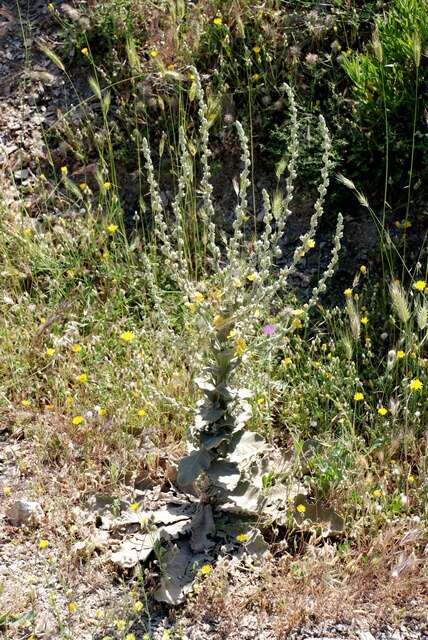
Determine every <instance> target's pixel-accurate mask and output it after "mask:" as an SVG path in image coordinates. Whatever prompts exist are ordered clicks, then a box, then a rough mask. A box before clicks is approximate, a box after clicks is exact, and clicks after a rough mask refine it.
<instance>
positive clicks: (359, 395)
mask: <svg viewBox="0 0 428 640" xmlns="http://www.w3.org/2000/svg"><path fill="white" fill-rule="evenodd" d="M354 400H355V402H359V401H360V400H364V394H363V393H361V391H357V392H356V393H354Z"/></svg>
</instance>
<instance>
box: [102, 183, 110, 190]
mask: <svg viewBox="0 0 428 640" xmlns="http://www.w3.org/2000/svg"><path fill="white" fill-rule="evenodd" d="M103 188H104V189H105V190H106V191H110V189H111V182H104V183H103Z"/></svg>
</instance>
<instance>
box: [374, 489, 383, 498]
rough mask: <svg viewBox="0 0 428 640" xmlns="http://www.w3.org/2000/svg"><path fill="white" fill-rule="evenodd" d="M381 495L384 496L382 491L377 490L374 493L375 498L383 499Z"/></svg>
mask: <svg viewBox="0 0 428 640" xmlns="http://www.w3.org/2000/svg"><path fill="white" fill-rule="evenodd" d="M381 495H382V491H381V490H380V489H375V490H374V491H373V497H374V498H380V497H381Z"/></svg>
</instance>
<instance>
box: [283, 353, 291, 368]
mask: <svg viewBox="0 0 428 640" xmlns="http://www.w3.org/2000/svg"><path fill="white" fill-rule="evenodd" d="M292 362H293V361H292V359H291V358H290V357H289V356H286V357H285V358H283V360H282V364H283V365H284V367H288V366H289V365H290V364H292Z"/></svg>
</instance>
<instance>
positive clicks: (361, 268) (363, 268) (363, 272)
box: [360, 264, 367, 275]
mask: <svg viewBox="0 0 428 640" xmlns="http://www.w3.org/2000/svg"><path fill="white" fill-rule="evenodd" d="M360 271H361V273H362V274H363V275H364V274H366V273H367V267H366V266H365V265H363V264H362V265H361V267H360Z"/></svg>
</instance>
